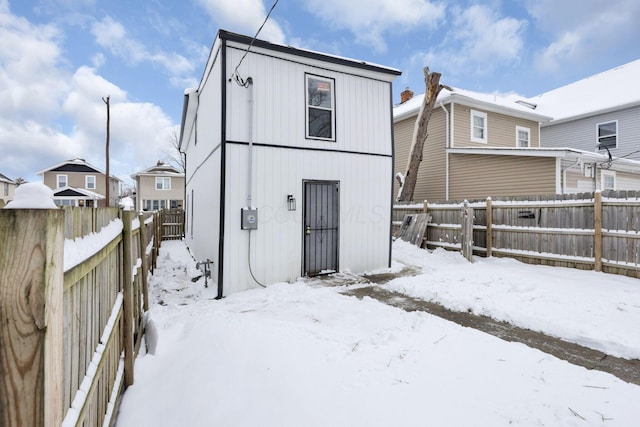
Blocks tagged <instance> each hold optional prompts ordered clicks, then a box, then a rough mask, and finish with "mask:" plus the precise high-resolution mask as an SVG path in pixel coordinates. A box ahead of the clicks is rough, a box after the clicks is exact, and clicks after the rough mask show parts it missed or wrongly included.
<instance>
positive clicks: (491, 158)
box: [393, 89, 640, 202]
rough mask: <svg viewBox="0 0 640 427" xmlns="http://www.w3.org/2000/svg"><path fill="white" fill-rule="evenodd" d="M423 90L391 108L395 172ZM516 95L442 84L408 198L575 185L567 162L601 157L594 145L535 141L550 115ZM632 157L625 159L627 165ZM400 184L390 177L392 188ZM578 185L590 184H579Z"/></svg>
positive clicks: (405, 153)
mask: <svg viewBox="0 0 640 427" xmlns="http://www.w3.org/2000/svg"><path fill="white" fill-rule="evenodd" d="M423 98H424V95H419V96H416V97H415V98H410V99H409V100H406V101H405V102H403V103H401V104H399V105H397V106H396V107H395V108H394V112H393V118H394V139H395V161H394V162H395V165H394V167H395V169H394V170H395V173H396V174H397V173H401V174H404V173H405V172H406V167H407V159H408V157H409V150H410V147H411V143H412V140H413V134H414V128H415V124H416V119H417V115H418V113H419V110H420V105H421V103H422V102H423ZM524 101H527V100H522V99H521V98H518V97H517V96H513V95H509V96H500V95H494V94H483V93H478V92H472V91H467V90H463V89H453V90H452V91H449V90H447V89H443V90H442V91H441V92H440V94H439V96H438V99H437V101H436V104H435V108H434V110H433V114H432V116H431V120H430V121H429V126H428V132H427V133H428V137H427V140H426V143H425V146H424V150H423V157H422V162H421V164H420V168H419V171H418V180H417V184H416V189H415V191H414V197H413V200H414V201H418V202H420V201H423V200H431V201H442V200H461V199H477V198H485V197H488V196H492V197H499V196H505V197H507V196H523V195H548V194H564V193H572V192H578V191H577V188H573V186H572V185H571V182H572V181H571V179H573V177H572V176H571V174H570V170H571V168H577V170H580V168H581V167H583V165H585V164H589V163H600V162H603V161H606V160H607V157H606V156H603V155H601V154H599V153H593V152H586V151H583V150H578V149H573V148H566V147H558V148H541V147H540V125H541V124H542V123H546V122H548V121H549V120H550V119H551V117H549V116H546V115H542V114H540V113H538V112H537V111H535V109H534V106H533V105H531V104H530V103H529V102H524ZM637 165H640V164H637V162H633V161H628V162H626V165H625V167H627V168H628V169H629V170H632V169H633V168H635V167H637ZM398 190H399V185H398V183H397V182H396V183H395V192H396V193H395V194H398ZM580 191H593V189H590V190H586V189H585V190H580Z"/></svg>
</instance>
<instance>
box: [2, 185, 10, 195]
mask: <svg viewBox="0 0 640 427" xmlns="http://www.w3.org/2000/svg"><path fill="white" fill-rule="evenodd" d="M3 184H4V185H3V187H4V196H5V197H8V196H9V183H8V182H3Z"/></svg>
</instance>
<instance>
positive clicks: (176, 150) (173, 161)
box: [164, 129, 187, 173]
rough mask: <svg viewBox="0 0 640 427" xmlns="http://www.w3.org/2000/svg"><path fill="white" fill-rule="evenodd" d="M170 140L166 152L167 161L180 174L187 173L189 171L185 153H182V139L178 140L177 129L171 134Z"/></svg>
mask: <svg viewBox="0 0 640 427" xmlns="http://www.w3.org/2000/svg"><path fill="white" fill-rule="evenodd" d="M168 139H169V148H168V149H167V150H165V152H164V155H165V160H166V161H167V163H169V164H170V165H171V166H173V167H175V168H176V169H178V170H179V171H180V172H182V173H185V172H186V170H187V163H186V159H185V157H184V153H181V152H180V139H179V138H178V133H177V132H176V131H175V129H174V130H172V131H171V132H170V133H169V136H168Z"/></svg>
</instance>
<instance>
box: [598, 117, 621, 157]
mask: <svg viewBox="0 0 640 427" xmlns="http://www.w3.org/2000/svg"><path fill="white" fill-rule="evenodd" d="M596 127H597V131H598V149H599V150H604V149H605V147H606V148H617V147H618V121H617V120H614V121H612V122H606V123H598V124H597V125H596Z"/></svg>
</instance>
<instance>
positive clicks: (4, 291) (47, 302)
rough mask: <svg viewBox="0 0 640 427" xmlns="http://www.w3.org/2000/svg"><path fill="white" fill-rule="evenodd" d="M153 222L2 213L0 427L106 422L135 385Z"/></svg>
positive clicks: (82, 214) (107, 212) (109, 213)
mask: <svg viewBox="0 0 640 427" xmlns="http://www.w3.org/2000/svg"><path fill="white" fill-rule="evenodd" d="M158 222H159V220H158V214H157V213H143V214H140V215H136V214H134V213H133V212H130V211H119V210H118V209H114V208H100V209H88V208H65V209H60V210H31V209H27V210H6V209H5V210H0V241H1V242H2V251H0V341H1V343H2V345H0V372H2V375H1V376H0V390H2V393H0V425H2V426H22V425H30V426H43V425H60V424H61V423H62V424H63V425H65V426H76V425H77V426H79V425H83V426H84V425H86V426H98V425H109V424H111V423H112V422H113V414H114V410H115V408H116V407H117V403H118V400H119V397H120V394H121V392H122V391H123V389H124V388H126V386H128V385H130V384H132V383H133V368H134V358H135V355H136V354H137V352H138V351H139V348H140V343H141V341H142V336H143V333H144V325H143V313H144V311H145V310H147V309H148V296H147V295H148V292H147V273H148V270H149V269H150V268H151V267H152V265H153V264H154V263H155V257H156V256H157V251H158V246H159V243H160V239H158V238H156V236H157V231H156V230H157V228H158V226H157V224H158ZM74 257H75V258H78V259H77V260H76V259H74ZM24 296H28V297H27V298H26V299H25V298H24Z"/></svg>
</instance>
